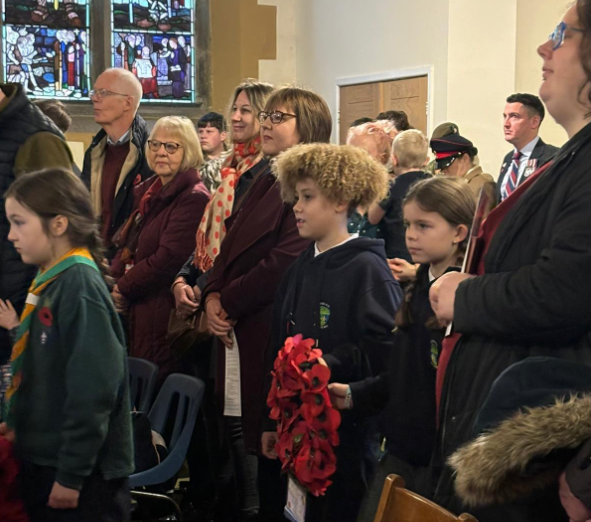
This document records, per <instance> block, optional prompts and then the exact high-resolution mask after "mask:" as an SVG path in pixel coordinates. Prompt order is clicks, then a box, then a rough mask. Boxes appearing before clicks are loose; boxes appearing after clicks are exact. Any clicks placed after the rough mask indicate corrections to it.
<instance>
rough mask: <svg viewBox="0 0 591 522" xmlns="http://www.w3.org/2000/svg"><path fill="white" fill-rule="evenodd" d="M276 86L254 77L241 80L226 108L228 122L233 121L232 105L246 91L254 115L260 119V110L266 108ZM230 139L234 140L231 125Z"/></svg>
mask: <svg viewBox="0 0 591 522" xmlns="http://www.w3.org/2000/svg"><path fill="white" fill-rule="evenodd" d="M274 89H275V88H274V87H273V85H271V84H270V83H267V82H260V81H258V80H256V79H254V78H246V79H245V80H243V81H242V82H240V83H239V84H238V85H237V86H236V88H235V89H234V92H233V93H232V96H231V97H230V103H229V105H228V108H227V110H226V120H227V121H228V122H231V121H232V107H234V104H235V103H236V98H238V96H240V93H241V92H243V91H244V93H245V94H246V96H247V97H248V101H249V102H250V104H251V105H252V109H253V113H254V117H255V119H256V121H257V122H258V121H259V119H258V118H259V112H261V111H262V110H264V108H265V103H267V99H268V98H269V96H270V95H271V93H272V92H273V90H274ZM229 130H230V140H232V126H231V125H230V129H229Z"/></svg>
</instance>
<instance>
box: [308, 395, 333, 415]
mask: <svg viewBox="0 0 591 522" xmlns="http://www.w3.org/2000/svg"><path fill="white" fill-rule="evenodd" d="M302 402H303V403H304V404H303V406H302V410H303V409H304V407H306V410H307V411H308V417H316V416H317V415H320V413H321V412H323V411H324V409H325V408H326V406H327V404H330V399H329V397H328V391H327V390H326V389H324V390H322V391H321V392H318V393H309V392H306V393H302Z"/></svg>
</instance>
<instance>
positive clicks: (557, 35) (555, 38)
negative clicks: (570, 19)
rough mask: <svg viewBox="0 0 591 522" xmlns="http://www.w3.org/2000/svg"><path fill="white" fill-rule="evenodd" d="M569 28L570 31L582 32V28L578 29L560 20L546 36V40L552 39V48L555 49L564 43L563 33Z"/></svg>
mask: <svg viewBox="0 0 591 522" xmlns="http://www.w3.org/2000/svg"><path fill="white" fill-rule="evenodd" d="M567 29H570V30H571V31H575V32H576V33H584V32H585V30H584V29H578V28H577V27H572V26H571V25H567V24H565V23H564V22H560V23H559V24H558V25H557V26H556V29H554V32H553V33H552V34H551V35H550V36H548V40H552V50H553V51H556V49H558V48H559V47H560V46H561V45H562V44H563V43H564V34H565V33H566V30H567Z"/></svg>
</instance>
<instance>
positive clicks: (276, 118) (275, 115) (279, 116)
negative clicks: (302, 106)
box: [259, 111, 297, 125]
mask: <svg viewBox="0 0 591 522" xmlns="http://www.w3.org/2000/svg"><path fill="white" fill-rule="evenodd" d="M285 116H291V117H292V118H297V116H296V115H295V114H289V113H287V112H281V111H273V112H265V111H261V112H259V122H260V123H261V124H263V123H265V120H266V119H267V118H270V119H271V123H272V124H273V125H279V124H280V123H281V122H282V121H283V118H284V117H285Z"/></svg>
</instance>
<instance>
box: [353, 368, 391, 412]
mask: <svg viewBox="0 0 591 522" xmlns="http://www.w3.org/2000/svg"><path fill="white" fill-rule="evenodd" d="M349 386H350V387H351V398H352V400H353V409H354V410H355V411H356V412H357V413H360V414H362V415H364V416H365V415H368V416H370V415H377V414H378V413H380V412H381V411H382V410H383V409H384V408H385V407H386V404H387V402H388V391H389V386H388V374H387V373H383V374H381V375H378V376H377V377H368V378H367V379H364V380H363V381H358V382H352V383H351V384H350V385H349Z"/></svg>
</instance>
